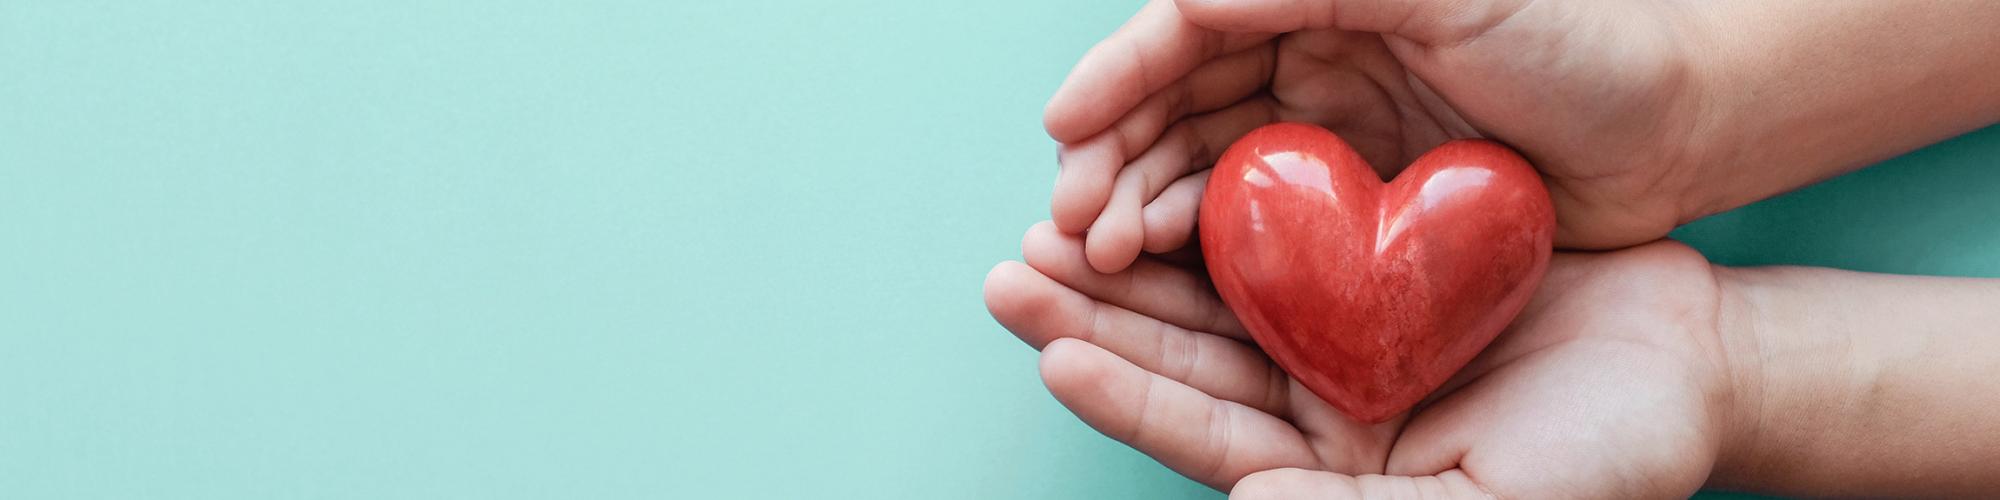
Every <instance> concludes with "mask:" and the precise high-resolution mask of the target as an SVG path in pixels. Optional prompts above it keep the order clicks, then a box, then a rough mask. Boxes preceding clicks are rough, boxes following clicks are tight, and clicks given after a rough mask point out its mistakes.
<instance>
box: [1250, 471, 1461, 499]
mask: <svg viewBox="0 0 2000 500" xmlns="http://www.w3.org/2000/svg"><path fill="white" fill-rule="evenodd" d="M1365 498H1414V499H1419V500H1450V499H1458V498H1466V499H1490V498H1493V495H1492V494H1490V493H1487V492H1486V490H1484V489H1481V488H1480V487H1479V485H1478V484H1475V483H1473V482H1472V478H1471V477H1469V476H1466V475H1465V473H1464V472H1463V471H1460V470H1458V469H1452V470H1449V471H1445V472H1444V473H1443V474H1438V475H1436V476H1424V477H1405V476H1381V475H1366V476H1349V475H1346V474H1335V473H1332V472H1323V471H1316V470H1304V469H1272V470H1267V471H1263V472H1259V473H1256V474H1251V475H1249V476H1245V477H1244V478H1243V480H1241V481H1237V482H1236V486H1235V487H1233V488H1231V489H1230V490H1229V500H1266V499H1285V500H1299V499H1322V500H1358V499H1365Z"/></svg>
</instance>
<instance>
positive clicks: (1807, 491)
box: [1711, 267, 2000, 497]
mask: <svg viewBox="0 0 2000 500" xmlns="http://www.w3.org/2000/svg"><path fill="white" fill-rule="evenodd" d="M1717 269H1718V273H1719V276H1720V283H1721V284H1722V290H1723V304H1724V305H1723V311H1722V312H1723V314H1722V317H1723V318H1724V320H1723V322H1724V324H1725V325H1724V329H1725V332H1724V334H1725V335H1728V336H1733V337H1734V338H1735V340H1736V341H1733V342H1730V343H1729V345H1730V346H1731V347H1730V348H1729V350H1730V364H1731V365H1732V366H1733V368H1732V371H1734V372H1735V373H1736V377H1734V378H1735V380H1736V382H1737V389H1736V391H1735V393H1736V402H1737V404H1736V410H1735V413H1736V415H1735V416H1734V418H1733V420H1734V421H1735V422H1736V425H1735V426H1734V428H1735V430H1734V431H1733V432H1732V434H1733V435H1731V436H1728V437H1727V438H1726V443H1727V444H1726V445H1725V448H1724V450H1723V454H1722V457H1720V460H1719V462H1718V464H1717V466H1716V470H1715V474H1714V477H1713V479H1712V480H1711V481H1712V483H1711V485H1712V486H1716V487H1721V488H1728V489H1738V490H1748V491H1758V492H1767V493H1778V494H1788V495H1807V496H1882V495H1897V496H1953V497H1971V496H1990V495H1994V494H2000V474H1996V473H1995V470H1996V469H1995V467H1996V464H2000V280H1981V279H1969V278H1938V277H1919V276H1894V275H1880V274H1867V273H1854V272H1846V271H1836V270H1828V269H1813V268H1783V267H1780V268H1745V269H1726V268H1717Z"/></svg>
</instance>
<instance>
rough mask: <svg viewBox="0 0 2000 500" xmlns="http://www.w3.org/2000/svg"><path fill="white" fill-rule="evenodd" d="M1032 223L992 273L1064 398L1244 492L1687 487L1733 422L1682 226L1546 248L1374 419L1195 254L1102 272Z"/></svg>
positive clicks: (1071, 244) (1075, 245) (1105, 426)
mask: <svg viewBox="0 0 2000 500" xmlns="http://www.w3.org/2000/svg"><path fill="white" fill-rule="evenodd" d="M1084 245H1085V243H1084V242H1083V241H1082V240H1081V239H1079V238H1078V237H1076V236H1073V235H1068V234H1064V233H1062V232H1061V231H1058V230H1057V229H1056V228H1055V227H1054V226H1053V225H1051V224H1048V223H1043V224H1041V225H1037V226H1035V227H1034V228H1033V229H1031V230H1029V232H1028V235H1027V237H1026V238H1025V241H1024V243H1023V254H1024V256H1025V259H1024V260H1026V261H1027V262H1026V264H1022V263H1017V262H1008V263H1002V264H1001V265H1000V266H998V267H996V268H994V270H993V271H992V273H991V274H989V275H988V277H987V281H986V292H985V293H986V303H987V307H988V308H989V309H990V310H991V311H992V313H993V315H994V317H995V318H997V319H998V320H999V321H1000V323H1001V324H1002V325H1004V326H1006V327H1007V328H1008V329H1009V330H1011V331H1013V332H1014V333H1015V334H1016V335H1017V336H1019V337H1020V338H1021V339H1022V340H1024V341H1026V342H1027V343H1028V344H1030V345H1032V346H1034V347H1036V348H1040V349H1042V350H1043V351H1042V358H1041V373H1042V377H1043V380H1044V381H1045V383H1046V384H1047V385H1048V388H1049V391H1050V392H1052V393H1053V394H1054V395H1055V397H1056V399H1057V400H1059V401H1061V402H1062V403H1063V404H1064V405H1065V406H1068V407H1069V408H1070V409H1071V410H1072V411H1074V412H1075V413H1076V414H1077V416H1078V417H1080V418H1082V419H1083V420H1084V421H1085V422H1087V423H1089V424H1090V425H1091V426H1092V427H1095V428H1097V429H1098V430H1100V431H1102V432H1104V433H1105V434H1106V435H1108V436H1110V437H1112V438H1114V439H1117V440H1119V441H1123V442H1125V443H1126V444H1129V445H1131V446H1133V447H1134V448H1137V449H1138V450H1139V451H1141V452H1144V453H1146V454H1148V455H1150V456H1152V457H1153V458H1155V459H1157V460H1159V461H1160V463H1162V464H1164V465H1166V466H1167V467H1170V468H1172V469H1174V470H1175V471H1178V472H1180V473H1181V474H1184V475H1187V476H1188V477H1190V478H1193V479H1195V480H1197V481H1200V482H1202V483H1204V484H1207V485H1209V486H1212V487H1215V488H1217V489H1221V490H1225V491H1231V493H1232V495H1233V496H1240V497H1245V498H1260V497H1261V498H1314V497H1324V498H1350V497H1356V496H1368V497H1374V496H1381V495H1388V494H1392V493H1397V494H1401V493H1420V494H1422V495H1423V496H1424V497H1475V496H1486V495H1498V496H1501V497H1507V498H1668V497H1679V498H1685V497H1686V496H1687V495H1688V494H1691V493H1692V492H1694V491H1695V490H1696V489H1697V488H1699V487H1700V486H1701V485H1702V484H1703V481H1704V480H1705V479H1706V478H1707V477H1708V475H1709V471H1710V468H1711V467H1712V466H1713V465H1714V463H1715V461H1716V460H1717V457H1718V453H1719V450H1720V447H1721V445H1722V443H1723V441H1724V438H1725V436H1726V434H1727V433H1728V432H1730V431H1731V430H1732V429H1730V427H1732V426H1731V425H1730V424H1729V423H1730V422H1731V421H1732V417H1731V416H1732V415H1734V414H1735V409H1734V408H1732V403H1731V402H1732V397H1731V396H1732V392H1733V390H1732V389H1730V388H1731V387H1733V386H1732V383H1731V381H1732V376H1731V374H1730V369H1729V368H1728V365H1727V363H1725V359H1724V356H1723V354H1722V350H1723V346H1722V342H1723V339H1721V338H1719V336H1718V335H1717V332H1716V325H1717V318H1716V311H1717V304H1718V301H1719V300H1720V299H1719V297H1718V291H1717V288H1716V284H1715V278H1714V275H1713V273H1712V272H1711V268H1710V267H1709V266H1708V264H1707V262H1706V261H1704V260H1703V259H1702V258H1701V256H1700V255H1699V254H1697V253H1695V252H1694V251H1692V250H1690V249H1688V248H1686V247H1684V246H1681V245H1679V244H1677V243H1672V242H1662V243H1655V244H1650V245H1646V246H1642V247H1637V248H1632V249H1627V250H1622V251H1618V252H1612V253H1604V254H1558V255H1557V256H1556V257H1555V259H1554V261H1552V262H1551V264H1550V269H1549V274H1548V275H1547V278H1546V280H1545V281H1544V283H1543V284H1542V285H1541V287H1540V288H1539V292H1538V293H1537V296H1536V297H1535V299H1534V300H1533V301H1532V302H1531V303H1530V304H1529V305H1528V306H1527V308H1526V309H1525V310H1524V311H1523V312H1522V314H1521V316H1520V317H1519V319H1517V320H1516V321H1515V323H1514V325H1513V326H1512V327H1511V328H1510V329H1509V330H1508V331H1507V332H1505V333H1502V334H1501V335H1500V336H1499V337H1498V339H1496V340H1495V341H1494V343H1493V344H1492V345H1491V346H1489V347H1488V348H1487V349H1486V350H1485V351H1484V352H1483V353H1482V354H1481V355H1480V356H1479V357H1478V358H1476V359H1475V360H1474V361H1472V362H1471V364H1469V365H1467V366H1466V367H1465V368H1464V370H1462V371H1461V372H1460V373H1459V374H1458V375H1457V376H1456V377H1455V378H1454V379H1453V380H1452V381H1450V382H1448V383H1447V384H1446V386H1445V387H1443V388H1441V389H1440V390H1439V391H1438V392H1437V393H1436V395H1434V396H1433V399H1432V400H1430V401H1427V402H1426V403H1425V404H1424V405H1422V406H1420V407H1418V408H1417V409H1416V410H1414V411H1413V412H1412V413H1411V414H1409V415H1405V416H1402V417H1398V418H1395V419H1392V420H1391V421H1389V422H1386V423H1383V424H1378V425H1373V426H1368V425H1362V424H1359V423H1357V422H1355V421H1353V420H1351V419H1349V418H1347V417H1346V416H1344V415H1341V414H1339V413H1338V412H1336V411H1334V410H1333V409H1332V407H1330V406H1328V405H1327V404H1326V403H1325V402H1324V401H1321V400H1320V399H1318V398H1317V397H1315V396H1314V395H1313V394H1312V393H1311V392H1310V391H1307V390H1306V389H1304V388H1303V387H1302V386H1300V385H1298V384H1297V383H1296V382H1294V381H1292V380H1291V379H1290V378H1288V377H1287V376H1285V374H1284V372H1282V371H1281V370H1279V369H1278V368H1277V367H1276V366H1275V365H1274V364H1272V362H1271V361H1270V360H1269V358H1267V357H1265V355H1264V354H1263V353H1262V352H1261V351H1259V350H1258V349H1257V347H1256V346H1255V345H1254V344H1251V343H1249V339H1248V337H1247V335H1245V333H1244V331H1243V327H1242V326H1241V324H1239V323H1238V322H1237V321H1236V319H1235V317H1234V316H1233V315H1231V314H1230V313H1229V311H1228V309H1227V308H1225V307H1224V306H1223V305H1222V303H1221V301H1220V299H1218V298H1217V297H1216V295H1215V292H1214V289H1213V288H1212V287H1211V286H1210V285H1209V284H1208V283H1207V281H1206V280H1205V279H1204V275H1203V274H1202V273H1201V271H1199V270H1197V269H1188V268H1184V267H1181V266H1178V265H1175V264H1170V263H1167V262H1165V261H1162V260H1160V259H1156V258H1154V257H1145V258H1142V259H1140V260H1139V261H1137V262H1136V263H1135V264H1134V265H1132V266H1131V267H1130V268H1129V269H1126V270H1124V271H1122V272H1119V273H1116V274H1109V275H1106V274H1099V273H1097V272H1095V271H1093V270H1091V269H1090V267H1089V265H1088V264H1087V263H1086V262H1085V257H1084Z"/></svg>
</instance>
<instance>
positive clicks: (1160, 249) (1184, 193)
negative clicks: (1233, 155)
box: [1144, 169, 1215, 254]
mask: <svg viewBox="0 0 2000 500" xmlns="http://www.w3.org/2000/svg"><path fill="white" fill-rule="evenodd" d="M1214 172H1215V170H1213V169H1210V170H1202V171H1201V172H1197V173H1195V174H1194V175H1190V176H1187V177H1182V178H1180V180H1177V181H1174V183H1173V184H1172V185H1169V186H1167V189H1166V190H1165V191H1161V192H1160V196H1159V197H1156V198H1153V202H1152V203H1147V204H1146V209H1145V211H1144V212H1145V213H1144V217H1145V219H1146V244H1145V246H1144V248H1145V250H1146V251H1147V252H1151V253H1156V254H1158V253H1166V252H1170V251H1173V250H1174V249H1177V248H1182V247H1186V246H1187V244H1188V240H1189V239H1190V238H1192V237H1193V236H1194V227H1195V220H1196V219H1197V218H1198V217H1199V215H1200V211H1201V194H1202V190H1203V189H1205V188H1207V186H1208V176H1209V174H1211V173H1214Z"/></svg>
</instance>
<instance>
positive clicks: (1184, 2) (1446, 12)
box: [1174, 0, 1527, 44]
mask: <svg viewBox="0 0 2000 500" xmlns="http://www.w3.org/2000/svg"><path fill="white" fill-rule="evenodd" d="M1526 3H1527V1H1526V0H1494V1H1479V2H1449V1H1441V0H1174V6H1175V7H1177V8H1179V10H1180V12H1181V15H1182V16H1183V17H1185V18H1187V20H1188V21H1190V22H1193V23H1195V24H1198V25H1201V26H1203V27H1206V28H1209V29H1213V30H1218V31H1236V32H1257V33H1287V32H1292V31H1299V30H1308V29H1325V28H1336V29H1343V30H1348V31H1366V32H1370V33H1383V34H1394V35H1398V36H1402V37H1404V38H1409V39H1411V40H1414V41H1416V42H1418V43H1424V44H1442V43H1451V42H1457V41H1460V40H1465V39H1469V38H1471V37H1473V36H1476V35H1478V34H1480V33H1483V32H1485V30H1486V29H1488V28H1491V27H1493V26H1494V25H1498V24H1500V21H1503V20H1506V19H1507V18H1508V17H1510V16H1512V15H1514V14H1515V13H1516V12H1519V11H1520V10H1521V9H1522V8H1523V7H1525V6H1526Z"/></svg>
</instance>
